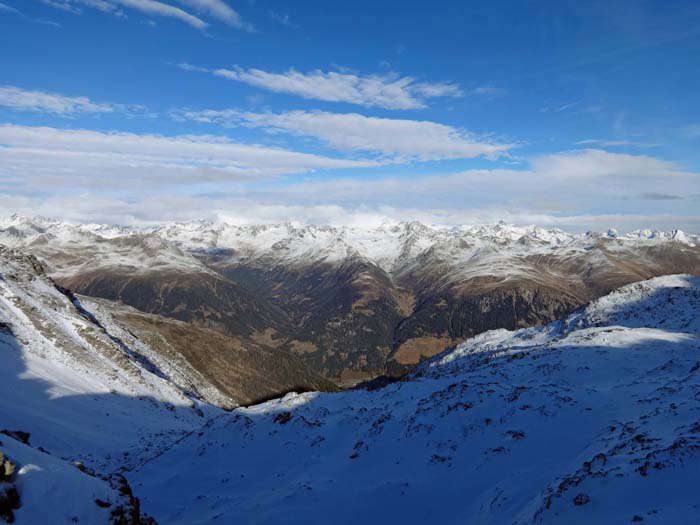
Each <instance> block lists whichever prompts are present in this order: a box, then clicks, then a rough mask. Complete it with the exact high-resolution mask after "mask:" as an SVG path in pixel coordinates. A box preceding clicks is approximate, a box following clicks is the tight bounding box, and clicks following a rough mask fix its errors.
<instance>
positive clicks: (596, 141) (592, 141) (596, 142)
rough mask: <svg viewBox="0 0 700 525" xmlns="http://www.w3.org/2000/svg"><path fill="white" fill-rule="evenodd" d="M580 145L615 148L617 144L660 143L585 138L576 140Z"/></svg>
mask: <svg viewBox="0 0 700 525" xmlns="http://www.w3.org/2000/svg"><path fill="white" fill-rule="evenodd" d="M576 144H577V145H580V146H590V145H594V146H602V147H605V148H615V147H618V146H632V147H635V148H658V147H659V146H661V144H658V143H655V142H637V141H634V140H610V139H586V140H579V141H578V142H576Z"/></svg>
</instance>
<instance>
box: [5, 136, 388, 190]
mask: <svg viewBox="0 0 700 525" xmlns="http://www.w3.org/2000/svg"><path fill="white" fill-rule="evenodd" d="M0 157H1V158H2V162H1V163H0V180H2V181H3V185H4V184H7V183H8V179H12V180H20V179H24V180H25V181H26V184H29V185H30V186H31V187H32V188H35V190H37V191H40V190H41V189H44V190H45V189H46V186H48V185H51V184H55V185H60V186H62V187H64V188H65V189H69V188H71V187H97V188H100V187H104V188H107V187H109V188H111V189H118V190H120V191H126V192H135V191H136V188H138V187H141V186H147V185H157V186H160V187H171V188H177V187H178V185H179V184H188V183H197V182H205V181H210V182H214V181H216V182H227V181H231V180H241V179H246V180H250V179H255V178H261V177H270V176H275V175H281V174H289V173H304V172H311V171H315V170H323V169H345V168H359V167H372V166H376V165H377V163H376V162H373V161H363V160H347V159H336V158H331V157H324V156H319V155H310V154H306V153H298V152H294V151H288V150H283V149H278V148H268V147H264V146H257V145H248V144H239V143H235V142H231V141H230V140H228V139H227V138H224V137H216V136H208V135H203V136H175V137H167V136H161V135H139V134H135V133H101V132H97V131H88V130H63V129H56V128H49V127H28V126H15V125H2V126H0ZM11 186H13V184H10V187H11Z"/></svg>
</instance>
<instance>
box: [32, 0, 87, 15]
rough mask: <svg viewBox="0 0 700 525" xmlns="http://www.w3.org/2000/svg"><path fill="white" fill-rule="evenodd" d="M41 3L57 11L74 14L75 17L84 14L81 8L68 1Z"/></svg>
mask: <svg viewBox="0 0 700 525" xmlns="http://www.w3.org/2000/svg"><path fill="white" fill-rule="evenodd" d="M41 3H42V4H46V5H48V6H50V7H53V8H55V9H60V10H61V11H66V12H67V13H73V14H75V15H79V14H80V13H82V10H81V9H80V8H79V7H77V6H75V5H74V4H72V3H70V2H68V1H67V0H60V1H59V0H41Z"/></svg>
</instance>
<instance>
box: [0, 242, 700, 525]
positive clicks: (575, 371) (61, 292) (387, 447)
mask: <svg viewBox="0 0 700 525" xmlns="http://www.w3.org/2000/svg"><path fill="white" fill-rule="evenodd" d="M5 230H6V229H5ZM43 235H45V236H46V237H49V233H48V232H44V233H43ZM133 235H134V234H132V236H133ZM136 235H141V234H136ZM134 238H136V237H134ZM139 239H140V237H139ZM35 240H36V239H35ZM44 240H47V239H44ZM48 240H49V241H50V242H55V240H53V239H48ZM132 240H133V239H132ZM123 241H124V239H122V240H121V241H120V242H123ZM63 242H64V243H65V244H64V245H63V246H64V247H63V248H62V249H63V252H62V254H60V255H61V256H62V257H64V256H65V257H70V255H71V254H75V256H77V255H78V254H79V253H80V250H79V249H78V248H76V249H75V251H71V252H70V253H69V252H68V250H67V249H66V248H65V246H69V245H70V242H71V241H63ZM82 242H83V241H81V243H82ZM92 242H93V243H94V244H95V245H98V244H99V245H100V247H99V248H97V247H95V246H92V247H90V246H89V245H87V244H84V243H82V244H81V246H82V248H83V249H84V250H86V249H88V248H89V249H90V250H91V251H90V252H88V253H86V254H85V255H83V256H84V257H85V258H86V263H92V261H88V259H89V258H91V257H93V258H94V257H95V254H96V253H98V251H99V250H104V252H102V253H108V254H109V256H110V257H112V258H113V257H114V253H115V252H114V251H113V250H112V249H111V248H110V249H109V250H105V249H104V246H108V245H109V244H105V245H104V246H103V245H102V244H100V243H102V242H104V243H109V242H111V241H110V240H105V241H95V240H94V239H93V241H92ZM516 242H517V241H516ZM606 242H608V241H606ZM610 242H613V243H615V244H613V245H614V246H618V244H617V243H618V242H620V241H617V240H614V241H610ZM665 242H668V243H670V244H669V245H668V246H667V248H668V249H670V250H671V251H672V252H673V253H674V254H676V251H677V250H679V249H680V248H679V247H680V246H685V247H687V249H688V250H691V254H692V253H694V252H692V250H693V249H694V247H692V246H690V245H689V244H685V243H680V242H678V241H665ZM163 243H164V246H165V248H164V249H165V250H166V251H168V253H176V254H177V252H172V251H169V250H173V249H178V248H173V245H172V244H171V243H170V241H163ZM636 244H637V243H635V245H636ZM26 246H27V247H28V249H30V250H31V251H34V248H36V247H37V246H38V247H43V248H42V250H46V244H43V241H40V242H39V243H36V244H32V242H29V243H27V245H26ZM109 246H111V245H109ZM134 246H135V248H134V249H133V250H131V252H130V253H131V256H132V257H136V258H138V257H141V256H143V255H144V253H145V252H146V251H147V250H148V249H151V248H152V247H153V246H154V245H153V244H152V243H151V242H150V241H149V242H148V243H143V242H141V240H139V242H136V243H134ZM663 246H665V244H663ZM596 249H600V248H593V250H596ZM42 253H44V254H46V253H49V252H46V251H43V252H42ZM180 253H182V257H185V258H187V257H190V255H188V254H187V253H186V251H181V252H180ZM679 253H683V251H682V250H681V252H679ZM209 255H211V254H209ZM676 256H678V255H677V254H676ZM178 257H180V256H179V255H178ZM679 257H680V256H679ZM148 260H150V259H148ZM194 260H195V261H201V259H197V258H195V259H194ZM201 264H204V263H201ZM208 264H210V263H207V265H205V269H206V268H210V267H209V266H208ZM344 264H347V263H344ZM66 267H67V266H66ZM187 268H190V267H189V266H187ZM201 274H202V275H211V276H213V277H216V278H217V279H218V278H219V277H218V276H219V275H220V274H219V273H218V272H217V271H215V270H207V271H202V273H201ZM59 275H63V278H65V276H66V275H67V274H60V273H59ZM353 275H354V274H353ZM221 278H222V279H226V278H224V277H221ZM209 285H210V286H212V289H213V290H216V289H218V287H219V286H220V284H218V283H217V284H216V285H212V284H211V283H209ZM222 286H223V285H222ZM251 296H252V297H255V296H256V294H255V293H252V295H251ZM164 297H166V296H165V295H164V296H163V297H161V299H163V298H164ZM273 307H274V304H273V305H271V306H270V308H273ZM406 311H408V309H407V310H406ZM176 313H177V312H176V311H173V312H170V313H169V316H168V317H164V316H160V315H157V314H152V313H145V312H142V311H139V310H136V309H135V308H132V307H129V306H125V305H123V304H119V303H116V302H113V301H111V300H107V299H96V298H90V297H86V296H83V295H76V294H74V293H73V292H71V291H69V290H67V289H65V288H63V287H62V286H60V285H58V284H56V283H55V282H54V281H53V280H52V279H51V278H50V277H49V276H48V275H47V274H46V273H45V270H44V266H43V264H42V263H41V262H40V261H39V260H38V259H37V258H36V257H35V256H33V255H28V254H26V253H23V252H22V251H21V250H17V249H10V248H4V247H3V248H0V353H1V354H2V358H3V359H2V362H3V366H2V367H0V451H2V453H3V457H2V458H0V467H2V469H0V520H1V519H2V518H3V516H7V515H8V514H7V513H10V514H9V515H11V516H12V518H14V519H15V520H16V522H17V523H19V524H22V523H63V522H77V523H91V524H101V523H104V524H107V523H111V524H123V523H131V524H152V523H154V521H153V519H152V518H149V517H148V516H152V517H153V518H155V520H157V521H158V522H159V523H168V524H180V523H181V524H185V523H186V524H209V523H217V522H221V523H261V524H268V523H281V522H284V523H290V524H296V523H299V524H301V523H304V524H316V523H318V524H320V523H327V522H328V519H329V517H331V516H332V520H333V521H334V522H337V523H343V524H345V523H348V524H350V523H357V522H358V521H361V522H365V523H369V522H372V523H377V522H401V523H406V524H412V523H425V522H426V521H434V522H436V523H465V522H469V523H483V524H490V523H513V524H531V523H542V524H550V523H551V524H554V523H567V524H568V523H591V522H596V523H597V522H614V523H627V522H649V523H688V522H692V520H693V519H695V517H696V516H697V511H698V508H697V505H698V504H697V497H696V489H695V484H694V481H695V478H696V475H697V471H698V469H700V455H699V451H700V420H699V419H698V414H697V400H698V398H699V397H700V277H698V276H691V275H673V276H664V277H658V278H655V279H651V280H647V281H643V282H638V283H635V284H630V285H627V286H624V287H622V288H620V289H618V290H616V291H613V292H611V293H609V294H607V295H605V296H603V297H601V298H599V299H597V300H594V301H592V302H590V303H589V304H587V305H586V306H585V307H583V308H580V309H578V310H576V311H575V312H573V313H572V314H570V315H569V316H565V317H563V318H562V319H561V320H558V321H555V322H553V323H549V324H547V325H544V326H538V327H532V328H526V329H519V330H516V331H508V330H504V329H498V330H491V331H488V332H485V333H482V334H480V335H477V336H475V337H472V338H469V339H468V340H466V341H464V342H462V343H460V344H457V345H456V346H455V347H454V348H452V349H448V350H446V351H445V352H443V353H441V354H440V355H438V356H435V357H432V358H428V359H427V360H426V361H425V362H423V363H422V364H420V365H419V366H418V367H417V368H415V369H414V370H413V371H412V372H411V373H409V374H408V375H406V376H404V377H402V378H401V379H398V380H394V381H393V382H391V380H389V379H387V380H385V381H384V382H383V383H384V386H382V383H381V382H378V381H375V382H373V383H369V384H367V385H366V386H365V387H364V388H357V389H353V390H349V391H344V392H338V393H320V392H307V393H289V394H287V395H285V396H284V397H281V398H279V399H275V400H272V401H268V402H265V403H262V404H259V405H256V406H251V407H248V408H237V409H235V410H234V411H233V412H230V411H227V410H223V409H222V408H221V407H224V408H227V409H231V408H232V407H233V406H235V404H236V403H237V401H238V400H237V399H236V396H244V395H251V393H250V391H249V392H248V394H246V393H245V389H241V388H242V387H241V386H239V390H238V391H235V388H234V385H235V384H239V385H241V384H245V383H246V381H245V380H244V379H245V378H247V377H248V376H247V375H246V373H248V372H251V373H252V371H253V370H254V369H255V367H256V366H262V365H264V366H267V367H268V368H267V372H265V373H261V374H260V376H259V377H257V378H253V379H252V381H253V382H258V381H263V378H269V377H271V376H270V374H273V376H274V373H276V372H275V371H279V370H280V369H281V368H283V369H285V370H287V369H286V368H285V367H284V366H280V364H279V362H278V361H275V360H274V359H276V358H278V357H279V355H278V354H284V355H285V356H287V357H288V358H289V359H291V358H294V357H300V356H301V354H298V353H294V352H289V353H287V352H286V351H285V350H284V349H283V348H282V346H281V345H280V346H278V347H276V348H273V343H274V341H275V339H274V337H273V336H272V335H271V334H270V333H269V332H268V333H266V334H263V335H261V334H257V335H255V334H254V333H253V335H251V337H250V338H249V339H245V338H242V339H240V340H237V341H238V342H239V345H240V347H236V346H235V345H234V344H233V343H231V341H232V340H233V336H228V335H225V333H224V332H225V328H221V327H219V326H218V325H217V323H216V322H212V323H211V326H205V325H206V324H207V323H206V322H205V320H206V318H205V317H204V318H198V317H196V316H193V317H192V318H193V320H192V321H191V322H184V321H181V320H177V319H174V317H175V314H176ZM185 334H190V337H191V339H187V337H186V335H185ZM241 337H242V336H241ZM265 338H267V340H266V341H267V344H265V343H264V342H259V343H256V342H255V340H256V339H258V340H260V341H262V340H263V339H265ZM210 339H212V340H214V342H209V340H210ZM270 340H271V341H272V343H270ZM253 344H258V345H260V346H259V347H257V352H262V353H265V355H268V354H267V353H266V352H268V351H269V350H270V349H273V350H275V351H274V352H272V353H271V354H269V355H270V359H271V360H272V361H263V362H262V365H260V363H254V362H250V361H243V364H242V365H241V366H240V367H238V368H236V367H235V366H234V365H235V364H236V363H238V362H240V361H241V360H244V359H245V358H244V356H245V355H246V354H250V353H256V352H254V347H253V346H247V345H253ZM226 356H229V357H226ZM221 360H223V361H221ZM209 361H214V363H209V366H204V364H203V363H207V362H209ZM292 361H293V362H294V364H295V365H296V364H298V363H299V362H298V361H296V360H294V359H292V360H289V361H284V362H285V363H287V365H289V366H291V363H292ZM221 363H228V365H227V366H228V368H227V367H226V366H223V367H222V365H221ZM246 371H247V372H246ZM236 374H237V375H236ZM229 375H233V376H235V377H236V378H237V379H235V380H234V381H231V382H230V383H226V382H225V381H224V378H225V377H227V376H229ZM276 377H277V380H278V381H281V380H282V379H284V378H285V377H287V376H285V375H284V374H283V375H278V376H276ZM304 380H305V381H307V382H311V381H312V376H308V377H306V378H304ZM315 380H317V381H323V380H322V379H321V378H316V379H315ZM222 381H223V382H222ZM386 383H388V384H386ZM268 386H269V384H268ZM321 386H322V387H323V386H324V385H321ZM217 405H218V406H217ZM8 465H11V467H9V468H8V467H7V466H8ZM4 469H7V470H4ZM7 472H9V474H7ZM348 509H352V512H346V510H348Z"/></svg>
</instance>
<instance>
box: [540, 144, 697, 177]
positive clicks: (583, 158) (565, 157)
mask: <svg viewBox="0 0 700 525" xmlns="http://www.w3.org/2000/svg"><path fill="white" fill-rule="evenodd" d="M532 164H533V167H534V169H535V171H536V172H538V173H540V174H542V175H547V176H556V177H559V178H565V179H574V178H591V177H625V178H639V177H641V179H640V180H643V178H646V177H654V176H656V177H658V176H663V177H669V176H671V177H673V176H679V175H688V173H687V172H684V171H683V170H682V169H681V168H680V167H679V166H677V165H676V164H674V163H673V162H668V161H665V160H660V159H657V158H655V157H650V156H647V155H626V154H621V153H610V152H608V151H604V150H597V149H584V150H577V151H566V152H562V153H557V154H554V155H545V156H541V157H537V158H535V159H534V160H533V162H532Z"/></svg>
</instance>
